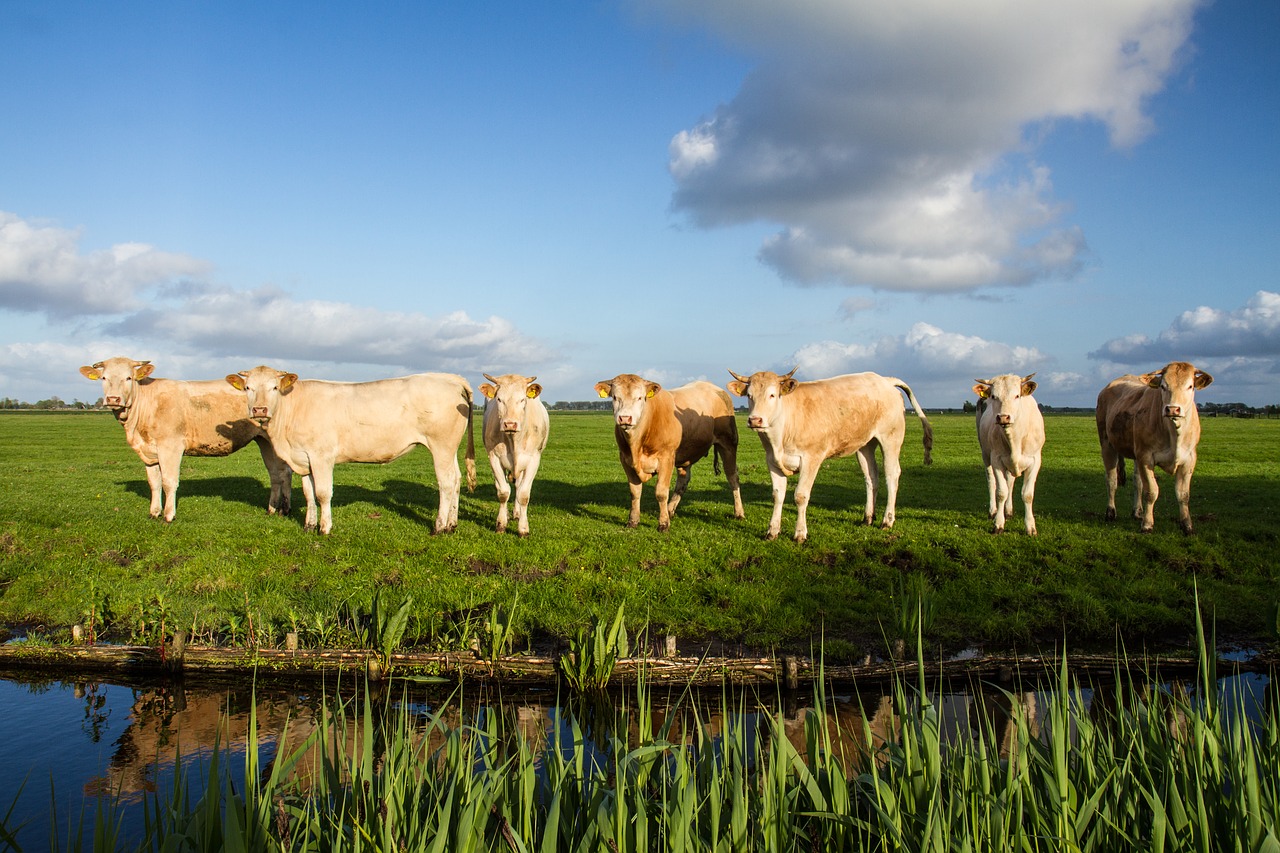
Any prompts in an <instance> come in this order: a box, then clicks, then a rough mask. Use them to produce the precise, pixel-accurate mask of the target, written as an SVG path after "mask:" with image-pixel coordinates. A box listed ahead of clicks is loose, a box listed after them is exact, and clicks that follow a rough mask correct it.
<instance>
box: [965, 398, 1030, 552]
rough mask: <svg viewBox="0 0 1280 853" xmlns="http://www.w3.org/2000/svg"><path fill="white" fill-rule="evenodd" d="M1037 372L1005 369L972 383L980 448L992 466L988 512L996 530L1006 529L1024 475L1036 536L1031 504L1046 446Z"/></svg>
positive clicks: (1027, 509) (1024, 494)
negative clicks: (1015, 491)
mask: <svg viewBox="0 0 1280 853" xmlns="http://www.w3.org/2000/svg"><path fill="white" fill-rule="evenodd" d="M1032 376H1035V374H1034V373H1032V374H1030V375H1029V376H1015V375H1014V374H1012V373H1006V374H1004V375H1003V376H997V377H995V378H994V379H978V380H975V382H976V384H975V385H974V386H973V391H974V393H975V394H977V395H978V415H977V420H978V446H979V447H981V449H982V464H983V465H984V466H986V469H987V494H988V496H989V498H990V504H989V507H988V510H987V514H988V517H990V518H992V519H994V520H995V532H996V533H1003V532H1004V522H1005V519H1006V518H1011V517H1012V516H1013V488H1014V485H1015V483H1016V482H1017V480H1018V477H1022V508H1023V512H1024V515H1025V521H1026V525H1027V533H1029V534H1031V535H1032V536H1035V535H1036V519H1035V515H1034V514H1033V513H1032V511H1031V506H1032V504H1033V503H1034V501H1035V496H1036V477H1037V476H1038V475H1039V473H1040V458H1041V451H1042V449H1043V448H1044V417H1043V416H1042V415H1041V414H1040V406H1039V405H1038V404H1037V403H1036V401H1035V398H1034V397H1032V396H1031V395H1032V394H1033V393H1034V392H1035V390H1036V383H1035V382H1033V381H1032V379H1031V377H1032Z"/></svg>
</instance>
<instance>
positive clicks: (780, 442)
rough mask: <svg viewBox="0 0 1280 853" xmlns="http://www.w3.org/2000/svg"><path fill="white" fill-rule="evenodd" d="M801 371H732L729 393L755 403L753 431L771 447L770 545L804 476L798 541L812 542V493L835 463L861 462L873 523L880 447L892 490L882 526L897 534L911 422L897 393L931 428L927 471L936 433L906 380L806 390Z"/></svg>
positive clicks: (816, 384)
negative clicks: (792, 483) (854, 458)
mask: <svg viewBox="0 0 1280 853" xmlns="http://www.w3.org/2000/svg"><path fill="white" fill-rule="evenodd" d="M795 372H796V371H795V369H794V368H793V369H792V371H791V372H790V373H787V374H786V375H783V376H779V375H778V374H777V373H773V372H772V371H767V370H766V371H760V372H758V373H753V374H751V375H750V376H741V375H739V374H737V373H734V372H733V371H732V370H730V371H729V373H730V375H731V376H733V379H734V381H733V382H730V383H729V384H728V385H727V386H726V387H727V388H728V389H729V391H730V393H732V394H736V395H737V396H739V397H746V398H747V400H748V401H749V402H750V409H749V410H748V412H747V426H748V427H750V428H751V429H752V430H754V431H755V433H756V435H758V436H760V443H761V444H762V445H764V454H765V461H766V462H767V464H768V466H769V478H770V480H772V482H773V515H772V516H771V517H770V519H769V527H768V529H767V530H766V531H765V538H766V539H776V538H778V533H779V532H780V531H781V529H782V503H783V501H784V500H785V499H786V495H787V478H788V477H790V476H791V475H792V474H795V475H796V476H797V479H796V488H795V502H796V533H795V540H796V541H797V542H804V541H805V540H806V539H808V538H809V524H808V520H807V517H806V513H807V510H808V507H809V493H810V491H811V490H812V489H813V481H814V480H815V479H816V478H817V476H818V469H819V468H821V467H822V463H823V462H825V461H826V460H828V459H831V458H834V457H840V456H848V455H850V454H852V453H856V454H857V455H858V465H859V466H860V467H861V468H862V476H863V479H865V480H866V485H867V503H866V509H865V512H864V519H865V520H866V523H867V524H871V523H872V519H873V518H874V517H875V510H876V488H877V485H878V480H879V473H878V471H877V468H876V455H875V451H876V446H877V445H879V447H880V451H881V455H882V456H883V457H884V479H885V485H886V486H887V491H888V494H887V500H886V501H885V508H884V518H883V519H882V521H881V524H880V526H881V527H883V528H885V529H888V528H891V527H893V522H894V519H895V517H896V512H897V509H896V507H897V501H898V477H899V475H900V474H901V465H900V464H899V462H898V454H899V452H900V451H901V450H902V442H903V439H904V437H905V435H906V417H905V415H904V414H903V406H902V397H901V396H900V395H899V394H898V389H902V390H903V391H905V392H906V394H907V398H908V399H909V400H910V401H911V406H912V408H914V409H915V412H916V415H917V416H918V417H919V418H920V423H921V425H922V426H923V427H924V463H925V464H926V465H929V464H931V463H932V462H933V457H932V455H931V451H932V449H933V427H932V426H931V425H930V423H929V419H928V418H927V417H926V416H925V413H924V409H922V408H921V407H920V404H919V403H918V402H917V401H916V396H915V394H914V393H912V391H911V388H910V386H908V385H907V383H905V382H903V381H902V380H901V379H894V378H893V377H890V376H880V375H878V374H875V373H853V374H847V375H845V376H834V377H831V378H830V379H819V380H816V381H810V382H800V381H798V380H796V379H795V378H794V375H795Z"/></svg>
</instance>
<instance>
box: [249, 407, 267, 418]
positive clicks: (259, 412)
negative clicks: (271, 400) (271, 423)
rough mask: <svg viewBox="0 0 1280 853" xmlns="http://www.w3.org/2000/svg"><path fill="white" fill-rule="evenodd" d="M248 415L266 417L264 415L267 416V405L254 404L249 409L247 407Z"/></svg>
mask: <svg viewBox="0 0 1280 853" xmlns="http://www.w3.org/2000/svg"><path fill="white" fill-rule="evenodd" d="M249 416H250V417H253V418H266V417H267V407H266V406H254V407H252V408H251V409H249Z"/></svg>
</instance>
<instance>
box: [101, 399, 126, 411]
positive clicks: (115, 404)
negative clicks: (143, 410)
mask: <svg viewBox="0 0 1280 853" xmlns="http://www.w3.org/2000/svg"><path fill="white" fill-rule="evenodd" d="M102 404H103V405H104V406H106V407H107V408H108V409H123V408H124V399H123V398H121V397H103V398H102Z"/></svg>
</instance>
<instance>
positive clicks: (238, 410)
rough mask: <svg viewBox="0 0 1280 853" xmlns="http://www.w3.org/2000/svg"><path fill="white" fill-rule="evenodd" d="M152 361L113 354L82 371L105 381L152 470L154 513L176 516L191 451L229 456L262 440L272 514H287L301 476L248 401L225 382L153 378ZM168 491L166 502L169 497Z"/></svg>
mask: <svg viewBox="0 0 1280 853" xmlns="http://www.w3.org/2000/svg"><path fill="white" fill-rule="evenodd" d="M153 370H155V366H154V365H152V364H151V362H150V361H134V360H133V359H130V358H109V359H107V360H106V361H100V362H98V363H97V364H94V365H92V366H85V367H82V368H80V373H81V374H82V375H84V376H85V378H87V379H92V380H94V381H95V382H96V381H99V380H101V382H102V401H103V403H105V404H106V406H107V408H109V409H111V411H112V412H113V413H114V414H115V416H116V420H117V421H119V422H120V425H121V426H123V427H124V437H125V441H127V442H128V443H129V446H130V447H132V448H133V451H134V452H135V453H137V454H138V458H139V459H141V460H142V464H143V465H145V466H146V467H147V484H148V485H149V486H150V487H151V517H152V518H159V517H160V513H161V510H163V512H164V520H165V521H173V519H174V516H175V515H176V514H177V511H178V475H179V472H180V469H181V467H182V457H183V456H227V455H229V454H232V453H235V452H236V451H237V450H239V449H240V448H242V447H244V446H245V445H246V444H248V443H249V442H251V441H255V442H257V443H258V450H259V451H261V453H262V461H263V463H265V464H266V466H267V476H268V477H270V479H271V497H270V498H269V499H268V501H267V512H269V513H271V514H273V515H274V514H275V513H280V514H281V515H286V514H288V512H289V497H290V495H289V493H290V491H291V490H292V488H293V473H292V472H291V471H290V470H289V466H288V465H286V464H285V463H284V461H283V460H281V459H280V457H279V456H277V455H276V453H275V451H274V450H273V449H272V447H271V442H270V441H269V440H268V439H267V434H266V432H265V431H264V430H263V429H262V428H261V427H259V426H258V425H257V424H256V423H254V422H253V421H251V420H249V419H248V418H247V417H245V411H244V400H243V398H242V397H241V395H239V394H237V393H235V392H234V391H232V390H231V389H230V388H228V387H227V386H226V384H225V383H223V382H220V381H218V380H211V381H207V382H184V381H181V380H177V379H160V378H155V379H153V378H151V373H152V371H153ZM162 495H163V500H162V498H161V496H162Z"/></svg>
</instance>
